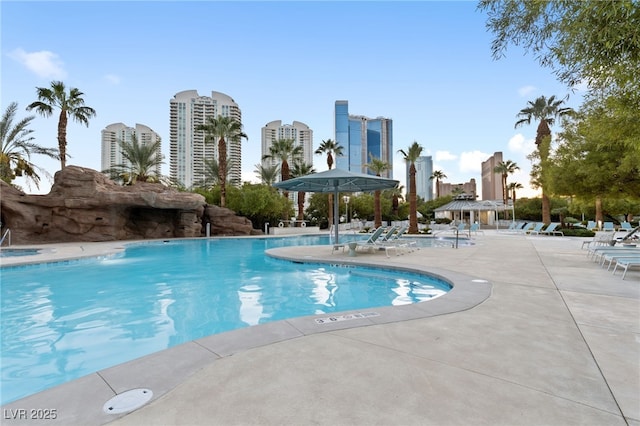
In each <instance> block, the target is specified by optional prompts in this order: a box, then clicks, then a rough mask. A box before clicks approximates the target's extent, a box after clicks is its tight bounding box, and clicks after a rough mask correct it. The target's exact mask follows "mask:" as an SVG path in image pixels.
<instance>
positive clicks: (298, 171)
mask: <svg viewBox="0 0 640 426" xmlns="http://www.w3.org/2000/svg"><path fill="white" fill-rule="evenodd" d="M315 172H316V171H315V169H314V168H313V165H311V164H307V163H305V162H303V161H296V162H295V163H293V168H292V169H291V177H294V178H297V177H300V176H306V175H310V174H311V173H315ZM305 195H306V194H305V192H304V191H298V220H303V219H304V197H305Z"/></svg>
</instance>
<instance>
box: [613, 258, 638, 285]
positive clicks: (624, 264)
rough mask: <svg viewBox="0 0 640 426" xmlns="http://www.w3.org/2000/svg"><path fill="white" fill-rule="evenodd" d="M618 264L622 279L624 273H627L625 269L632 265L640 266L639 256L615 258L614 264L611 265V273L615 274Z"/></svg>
mask: <svg viewBox="0 0 640 426" xmlns="http://www.w3.org/2000/svg"><path fill="white" fill-rule="evenodd" d="M618 266H619V267H620V268H621V269H622V270H623V272H622V279H623V280H624V277H625V275H627V270H628V269H629V268H630V267H632V266H640V257H638V258H621V259H618V260H616V265H615V266H614V267H613V274H614V275H615V274H616V270H617V269H618Z"/></svg>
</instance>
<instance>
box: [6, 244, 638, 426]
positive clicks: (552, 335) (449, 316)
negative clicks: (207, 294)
mask: <svg viewBox="0 0 640 426" xmlns="http://www.w3.org/2000/svg"><path fill="white" fill-rule="evenodd" d="M485 233H486V235H484V236H483V235H481V236H478V237H476V242H477V244H476V245H475V246H473V247H464V248H460V249H457V250H455V249H447V248H434V249H423V250H419V251H414V252H412V253H407V254H404V255H402V256H398V257H393V256H392V258H391V259H387V258H386V257H385V256H384V254H383V253H373V254H361V253H358V256H357V257H355V258H350V257H348V256H347V254H346V253H335V254H331V249H330V247H304V248H300V247H298V248H294V249H292V248H284V249H278V251H277V253H276V254H277V255H279V256H287V257H288V256H291V257H296V258H298V259H299V260H302V261H304V260H313V261H318V260H326V261H330V262H336V263H338V262H340V261H344V262H350V263H353V262H365V263H368V262H373V263H376V264H381V265H385V266H394V267H398V268H411V269H413V268H421V269H426V270H431V271H435V272H436V273H437V274H440V275H443V276H445V277H453V279H454V281H456V282H458V281H460V280H462V281H460V282H465V283H466V285H462V286H460V287H458V289H462V290H464V291H462V292H460V293H459V294H458V296H460V297H458V296H456V292H455V291H452V292H451V294H450V295H446V296H443V297H440V298H438V299H435V300H433V301H429V302H425V303H423V304H419V305H409V306H402V307H390V308H382V309H375V310H374V311H376V313H381V314H382V315H381V316H379V317H377V316H373V317H367V318H363V319H356V320H350V321H342V322H339V323H332V324H330V326H329V327H323V326H321V325H318V324H317V323H316V322H315V321H313V318H298V319H294V320H289V321H280V322H277V323H270V324H266V325H262V326H258V327H250V328H247V329H243V330H238V331H234V332H229V333H223V334H220V335H216V336H210V337H207V338H204V339H200V340H198V341H195V342H191V343H187V344H184V345H180V346H177V347H174V348H171V349H168V350H166V351H162V352H160V353H157V354H154V355H150V356H148V357H143V358H140V359H137V360H134V361H131V362H129V363H126V364H124V365H121V366H117V367H113V368H110V369H107V370H104V371H100V372H98V373H96V374H92V375H89V376H86V377H84V378H81V379H79V380H77V381H74V382H71V383H68V384H66V385H62V386H59V387H57V388H54V389H52V390H49V391H44V392H41V393H40V394H36V395H34V396H32V397H28V398H25V399H22V400H20V401H16V402H14V403H11V404H8V405H6V406H4V407H3V409H4V410H3V412H4V413H5V416H4V419H3V424H19V423H23V422H22V421H17V420H10V419H7V416H6V414H7V413H9V414H11V413H16V412H17V411H15V410H19V409H25V410H27V414H29V409H56V410H57V412H56V413H57V419H56V420H55V421H48V422H47V423H48V424H51V423H58V424H84V425H86V424H102V423H107V422H110V421H111V420H114V421H113V423H112V424H114V425H116V424H117V425H140V424H180V425H182V424H184V425H196V424H202V425H210V424H222V425H228V424H238V425H240V424H242V425H244V424H256V425H257V424H259V425H276V424H296V425H306V424H331V425H335V424H340V425H342V424H349V425H361V424H402V425H413V424H416V425H418V424H420V425H425V424H427V425H430V424H433V425H449V424H469V423H473V424H491V425H496V424H504V425H514V424H518V425H543V424H544V425H567V424H576V425H577V424H580V425H586V424H593V425H602V424H607V425H616V424H619V425H624V424H634V425H640V399H639V398H638V395H640V368H639V365H638V364H639V363H638V360H639V359H640V343H639V342H640V339H639V338H638V337H639V334H640V310H639V309H638V308H639V303H638V302H639V300H640V286H639V285H638V284H639V283H640V271H637V270H634V271H629V273H628V275H627V277H626V279H625V280H624V281H623V280H621V279H620V274H618V275H617V276H613V275H612V274H611V272H607V271H606V270H605V269H601V268H600V267H599V266H598V265H597V264H595V263H593V262H591V261H590V260H589V259H587V257H586V252H585V251H583V250H580V247H581V245H582V240H581V239H573V238H560V237H524V236H517V235H504V234H498V233H495V232H485ZM474 278H475V279H477V281H473V279H474ZM483 280H484V281H485V282H482V281H483ZM486 281H488V282H486ZM489 283H491V284H489ZM465 287H466V289H465ZM490 288H492V290H491V295H490V297H489V298H488V299H487V298H486V297H487V296H488V295H489V293H488V291H489V289H490ZM467 290H469V291H467ZM477 290H479V291H477ZM462 293H465V294H464V295H463V294H462ZM483 294H484V296H483ZM462 296H464V297H462ZM447 299H448V300H447ZM443 307H446V309H443ZM461 309H462V310H461ZM363 325H366V326H363ZM354 326H355V327H354ZM140 387H144V388H149V389H151V390H152V391H153V392H154V397H153V399H152V401H151V402H150V403H149V404H147V405H145V406H143V407H142V408H140V409H138V410H137V411H134V412H132V413H130V414H128V415H124V416H121V417H119V418H118V416H114V415H107V414H104V413H103V412H102V406H103V404H104V403H105V402H106V401H107V400H109V398H111V397H113V395H114V394H115V393H121V392H124V391H126V390H128V389H131V388H140ZM9 410H12V411H9ZM41 422H42V421H35V420H32V421H26V422H25V423H41Z"/></svg>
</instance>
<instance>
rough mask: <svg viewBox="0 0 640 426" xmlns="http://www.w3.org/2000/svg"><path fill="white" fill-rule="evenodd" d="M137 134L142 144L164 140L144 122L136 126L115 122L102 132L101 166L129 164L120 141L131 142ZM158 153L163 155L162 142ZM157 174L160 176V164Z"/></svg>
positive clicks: (103, 167)
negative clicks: (123, 154)
mask: <svg viewBox="0 0 640 426" xmlns="http://www.w3.org/2000/svg"><path fill="white" fill-rule="evenodd" d="M132 136H135V137H136V139H137V140H138V144H140V145H143V146H144V145H151V144H153V143H156V142H158V141H160V142H161V141H162V139H161V138H160V136H159V135H158V134H157V133H156V132H154V131H153V130H151V129H150V128H149V127H147V126H145V125H144V124H136V127H135V128H134V127H128V126H126V125H125V124H123V123H113V124H109V125H108V126H107V127H105V128H104V129H103V130H102V132H101V145H102V150H101V151H102V161H101V164H100V167H102V170H107V169H110V168H112V167H113V166H116V165H129V161H127V160H126V159H125V158H124V157H123V156H122V148H121V147H120V143H119V141H122V142H125V143H131V137H132ZM156 155H158V156H162V149H161V143H159V144H158V149H157V153H156ZM154 172H155V174H156V176H160V174H161V171H160V165H159V164H158V165H157V166H156V168H155V170H154Z"/></svg>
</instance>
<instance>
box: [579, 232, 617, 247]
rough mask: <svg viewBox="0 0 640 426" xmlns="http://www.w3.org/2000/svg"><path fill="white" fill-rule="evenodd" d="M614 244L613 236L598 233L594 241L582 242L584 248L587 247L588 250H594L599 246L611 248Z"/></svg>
mask: <svg viewBox="0 0 640 426" xmlns="http://www.w3.org/2000/svg"><path fill="white" fill-rule="evenodd" d="M612 242H613V235H612V234H611V233H610V232H602V231H597V232H596V235H594V236H593V239H592V240H587V241H583V242H582V247H581V248H584V246H587V248H588V249H592V248H593V247H597V246H611V243H612Z"/></svg>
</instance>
